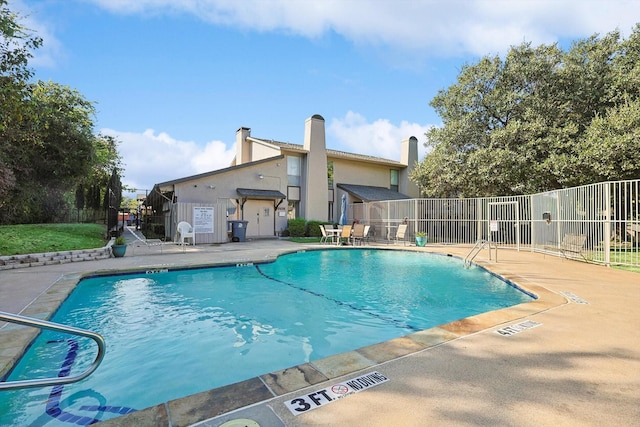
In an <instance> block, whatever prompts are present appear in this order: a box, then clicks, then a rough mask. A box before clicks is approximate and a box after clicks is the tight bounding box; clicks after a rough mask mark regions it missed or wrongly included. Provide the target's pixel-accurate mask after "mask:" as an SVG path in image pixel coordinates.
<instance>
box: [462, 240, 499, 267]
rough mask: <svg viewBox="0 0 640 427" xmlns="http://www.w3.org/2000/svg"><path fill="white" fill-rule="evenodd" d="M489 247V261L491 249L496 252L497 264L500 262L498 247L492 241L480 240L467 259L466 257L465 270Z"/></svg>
mask: <svg viewBox="0 0 640 427" xmlns="http://www.w3.org/2000/svg"><path fill="white" fill-rule="evenodd" d="M486 246H489V259H491V248H492V247H493V249H495V250H496V262H498V245H497V244H496V243H494V242H492V241H491V240H485V239H478V241H477V242H476V244H475V245H474V246H473V247H472V248H471V250H470V251H469V253H468V254H467V256H466V257H464V268H469V267H471V263H472V262H473V260H474V259H475V258H476V256H478V254H479V253H480V251H481V250H483V249H484V248H485V247H486Z"/></svg>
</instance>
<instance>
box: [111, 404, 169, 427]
mask: <svg viewBox="0 0 640 427" xmlns="http://www.w3.org/2000/svg"><path fill="white" fill-rule="evenodd" d="M99 424H100V426H104V427H129V426H136V427H160V426H162V427H164V426H166V427H169V426H170V425H171V424H170V420H169V414H168V413H167V407H166V405H165V404H160V405H155V406H151V407H149V408H145V409H141V410H139V411H136V412H132V413H130V414H127V415H121V416H119V417H115V418H111V419H109V420H105V421H101V422H100V423H99Z"/></svg>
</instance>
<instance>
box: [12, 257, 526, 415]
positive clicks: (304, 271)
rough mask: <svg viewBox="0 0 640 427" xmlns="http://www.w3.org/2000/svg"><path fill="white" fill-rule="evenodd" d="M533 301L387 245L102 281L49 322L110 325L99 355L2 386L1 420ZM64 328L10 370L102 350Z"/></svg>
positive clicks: (118, 399) (115, 400)
mask: <svg viewBox="0 0 640 427" xmlns="http://www.w3.org/2000/svg"><path fill="white" fill-rule="evenodd" d="M530 300H531V297H530V296H528V295H526V294H524V293H523V292H521V291H519V290H517V289H515V288H514V287H512V286H509V284H507V283H505V282H503V281H501V280H499V279H497V278H496V277H494V276H492V275H491V274H489V273H487V272H486V271H484V270H481V269H469V270H467V269H464V268H462V264H461V262H460V260H458V259H454V258H448V257H443V256H437V255H429V254H424V253H412V252H397V251H381V250H346V251H309V252H304V253H297V254H290V255H286V256H282V257H280V258H279V259H278V260H277V261H276V262H273V263H268V264H256V265H243V266H240V267H236V266H232V267H217V268H210V269H191V270H175V271H166V272H164V271H158V272H155V274H146V273H143V274H126V275H119V276H108V277H94V278H90V279H86V280H83V281H82V282H80V284H79V285H78V286H77V288H76V290H75V291H74V292H73V293H72V295H71V296H70V297H69V299H68V300H67V301H65V303H64V304H63V305H62V306H61V307H60V309H59V310H58V312H57V313H56V314H55V316H54V318H53V319H52V320H53V321H56V322H60V323H66V324H72V325H74V326H77V327H82V328H86V329H91V330H95V331H97V332H99V333H101V334H103V336H104V337H105V339H106V341H107V355H106V357H105V360H104V362H103V364H102V365H101V366H100V368H99V369H98V371H96V372H95V373H94V374H93V375H92V376H91V377H89V378H87V379H86V380H84V381H82V382H80V383H78V384H74V385H69V386H65V387H64V389H63V390H52V389H51V388H48V389H35V390H25V391H19V392H3V396H2V397H3V399H2V402H1V403H0V424H1V425H5V424H12V423H13V424H15V423H18V424H28V423H35V424H38V425H41V424H45V423H47V422H50V423H51V425H54V424H60V425H69V424H68V423H69V420H70V419H72V417H85V418H86V420H85V421H87V422H88V421H91V420H93V419H100V420H104V419H108V418H111V417H114V416H118V415H120V414H121V413H126V412H127V411H128V410H134V409H142V408H144V407H147V406H150V405H153V404H156V403H160V402H164V401H167V400H170V399H173V398H176V397H181V396H184V395H187V394H191V393H196V392H198V391H202V390H206V389H210V388H214V387H219V386H221V385H224V384H229V383H232V382H236V381H240V380H242V379H245V378H250V377H254V376H257V375H260V374H264V373H267V372H271V371H275V370H277V369H282V368H285V367H288V366H293V365H296V364H298V363H301V362H305V361H312V360H317V359H320V358H323V357H326V356H329V355H332V354H335V353H340V352H344V351H347V350H352V349H354V348H358V347H362V346H366V345H369V344H372V343H376V342H381V341H386V340H389V339H391V338H394V337H398V336H403V335H406V334H408V333H411V332H414V331H416V330H421V329H426V328H429V327H432V326H434V325H438V324H442V323H446V322H449V321H452V320H456V319H459V318H462V317H468V316H470V315H473V314H477V313H480V312H485V311H490V310H494V309H497V308H502V307H507V306H511V305H514V304H518V303H521V302H525V301H530ZM66 338H68V337H65V336H61V335H57V334H55V333H50V332H45V333H43V334H42V335H41V336H40V337H39V338H38V340H37V342H36V343H35V344H34V345H33V346H32V347H31V348H30V349H29V351H28V352H27V354H26V355H25V357H23V359H22V360H21V361H20V363H19V364H18V366H17V367H16V369H14V371H13V372H12V374H11V377H10V378H11V379H22V378H24V377H29V378H33V377H34V375H35V374H36V373H37V374H38V375H39V376H47V375H53V376H55V375H57V374H58V372H59V371H60V367H61V365H62V363H63V361H64V360H68V358H69V355H70V354H75V356H74V361H73V362H74V364H73V368H72V369H73V370H74V372H75V371H76V370H77V372H80V371H82V370H83V369H84V368H85V367H86V366H87V365H88V364H89V363H90V362H91V360H92V358H93V356H94V354H95V353H94V352H93V351H91V350H86V348H89V347H90V344H89V343H87V342H83V341H78V342H72V341H69V340H65V339H66ZM178 338H185V340H183V341H178ZM76 345H77V346H78V347H79V349H78V350H77V352H76V351H72V350H73V348H74V346H76ZM196 380H197V381H196ZM139 386H142V389H140V388H139ZM136 387H138V388H136ZM5 397H8V398H6V399H5ZM47 402H48V403H47ZM47 412H49V414H47ZM62 418H65V419H66V421H65V420H64V419H62ZM74 420H75V421H74V422H76V424H79V422H78V421H81V420H80V419H78V418H76V419H74Z"/></svg>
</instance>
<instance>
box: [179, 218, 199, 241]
mask: <svg viewBox="0 0 640 427" xmlns="http://www.w3.org/2000/svg"><path fill="white" fill-rule="evenodd" d="M186 239H191V244H192V245H193V246H195V245H196V233H195V232H194V231H193V227H191V224H189V223H188V222H186V221H180V222H179V223H178V243H180V244H181V245H182V246H184V245H185V244H186V241H185V240H186Z"/></svg>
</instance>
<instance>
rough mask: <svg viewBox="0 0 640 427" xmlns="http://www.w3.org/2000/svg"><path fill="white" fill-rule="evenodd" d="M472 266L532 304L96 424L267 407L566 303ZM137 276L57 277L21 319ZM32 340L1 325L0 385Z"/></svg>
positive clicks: (186, 420) (176, 421)
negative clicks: (103, 279)
mask: <svg viewBox="0 0 640 427" xmlns="http://www.w3.org/2000/svg"><path fill="white" fill-rule="evenodd" d="M336 249H337V250H352V249H357V248H327V247H309V248H304V249H296V250H288V251H287V250H285V251H281V252H279V253H278V254H277V255H274V256H273V257H267V258H261V259H255V260H253V261H250V260H248V261H247V262H242V263H236V262H233V263H230V262H207V263H201V264H188V265H183V266H176V265H173V266H171V267H167V269H169V270H181V269H197V268H207V267H223V266H242V265H247V264H264V263H269V262H273V261H274V260H275V259H277V258H278V257H279V256H281V255H286V254H290V253H296V252H304V251H312V250H336ZM365 249H376V250H405V251H425V252H429V253H431V254H439V255H446V256H450V257H455V258H461V257H460V256H458V255H453V254H451V253H447V252H446V250H445V251H439V250H433V249H435V248H430V249H431V250H428V251H427V250H424V249H423V248H416V247H375V246H369V247H366V248H365ZM438 249H446V248H438ZM473 264H475V265H477V266H479V267H481V268H484V269H486V270H487V271H489V272H490V273H492V274H494V275H496V276H497V277H499V278H501V279H503V280H505V281H507V282H510V283H511V284H514V285H516V286H517V287H519V288H521V289H522V290H524V291H525V292H527V293H530V294H533V295H535V296H536V297H537V298H536V299H535V300H533V301H529V302H525V303H521V304H517V305H515V306H511V307H507V308H503V309H499V310H494V311H489V312H485V313H481V314H478V315H474V316H470V317H467V318H464V319H460V320H456V321H453V322H450V323H446V324H442V325H438V326H435V327H433V328H430V329H426V330H422V331H419V332H415V333H412V334H409V335H406V336H403V337H399V338H395V339H392V340H389V341H385V342H381V343H378V344H373V345H370V346H366V347H362V348H359V349H356V350H352V351H348V352H344V353H340V354H337V355H334V356H329V357H327V358H323V359H319V360H315V361H313V362H307V363H303V364H299V365H296V366H293V367H289V368H286V369H282V370H278V371H274V372H270V373H266V374H263V375H260V376H258V377H254V378H251V379H248V380H245V381H240V382H238V383H234V384H230V385H227V386H223V387H219V388H215V389H212V390H208V391H204V392H200V393H196V394H193V395H189V396H186V397H182V398H179V399H174V400H170V401H168V402H164V403H161V404H158V405H154V406H151V407H148V408H144V409H141V410H139V411H137V412H134V413H131V414H128V415H124V416H120V417H117V418H112V419H110V420H106V421H103V422H101V423H100V424H102V425H106V426H109V425H112V426H118V425H133V424H135V425H166V426H188V425H192V424H195V423H198V422H202V421H205V420H208V419H211V418H215V417H218V416H221V415H224V414H226V413H229V412H232V411H235V410H238V409H241V408H244V407H247V406H251V405H256V404H259V403H263V402H268V401H270V400H273V399H277V398H280V397H282V396H283V395H286V394H289V393H292V392H296V391H299V390H303V389H305V388H307V387H310V386H318V385H320V384H322V383H324V382H327V381H335V380H336V379H337V378H341V377H345V376H349V375H355V374H357V373H359V372H361V371H363V370H365V369H372V368H374V367H376V366H378V365H380V364H384V363H387V362H390V361H393V360H396V359H399V358H402V357H406V356H409V355H411V354H414V353H417V352H422V351H425V350H428V349H430V348H434V347H437V346H439V345H442V344H444V343H447V342H449V341H453V340H457V339H459V338H462V337H464V336H467V335H471V334H474V333H477V332H480V331H483V330H487V329H491V328H497V327H499V326H500V325H503V324H505V323H509V322H516V321H518V320H521V319H523V318H526V317H528V316H531V315H533V314H537V313H541V312H544V311H547V310H549V309H551V308H554V307H558V306H561V305H564V304H567V303H568V301H567V299H566V298H565V297H564V296H562V295H560V294H558V293H555V292H553V291H550V290H548V289H547V288H546V287H544V286H542V285H539V284H536V283H532V282H530V281H528V280H527V279H524V278H523V277H520V276H518V275H516V274H513V273H510V272H509V271H508V270H507V269H506V267H507V266H505V265H501V264H499V263H493V262H490V261H483V260H477V261H475V262H474V263H473ZM163 268H164V267H159V268H158V269H163ZM141 271H145V272H149V271H153V268H150V269H147V268H141V267H131V268H118V269H102V270H95V271H91V272H85V273H76V274H68V275H63V276H62V277H60V278H59V279H58V280H57V281H55V282H54V283H53V284H52V285H51V286H50V287H49V288H48V289H47V290H46V291H45V292H44V293H43V294H41V295H40V296H39V297H38V298H37V299H36V300H35V301H34V302H33V303H32V304H30V305H29V306H28V307H26V308H25V310H24V311H23V312H22V313H21V314H22V315H24V316H28V317H35V318H39V319H44V320H46V319H49V318H50V317H51V316H52V315H53V314H54V313H55V312H56V310H57V309H58V307H59V306H60V304H62V302H64V300H66V298H67V297H68V296H69V295H70V293H71V292H72V291H73V289H74V288H75V286H76V285H77V284H78V283H79V282H80V281H81V280H82V279H85V278H88V277H95V276H102V275H114V274H122V275H125V274H132V273H138V272H141ZM37 334H38V331H37V330H35V329H33V328H27V327H24V326H18V325H7V326H5V327H4V328H2V329H0V337H2V341H1V342H0V376H1V377H4V376H5V375H6V374H7V373H8V372H9V371H10V369H11V367H12V366H13V365H14V364H15V363H16V362H17V361H18V360H19V359H20V357H21V356H22V354H23V353H24V351H26V349H27V348H28V346H29V345H30V343H31V342H32V340H33V338H35V337H36V336H37ZM7 343H9V345H7Z"/></svg>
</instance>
